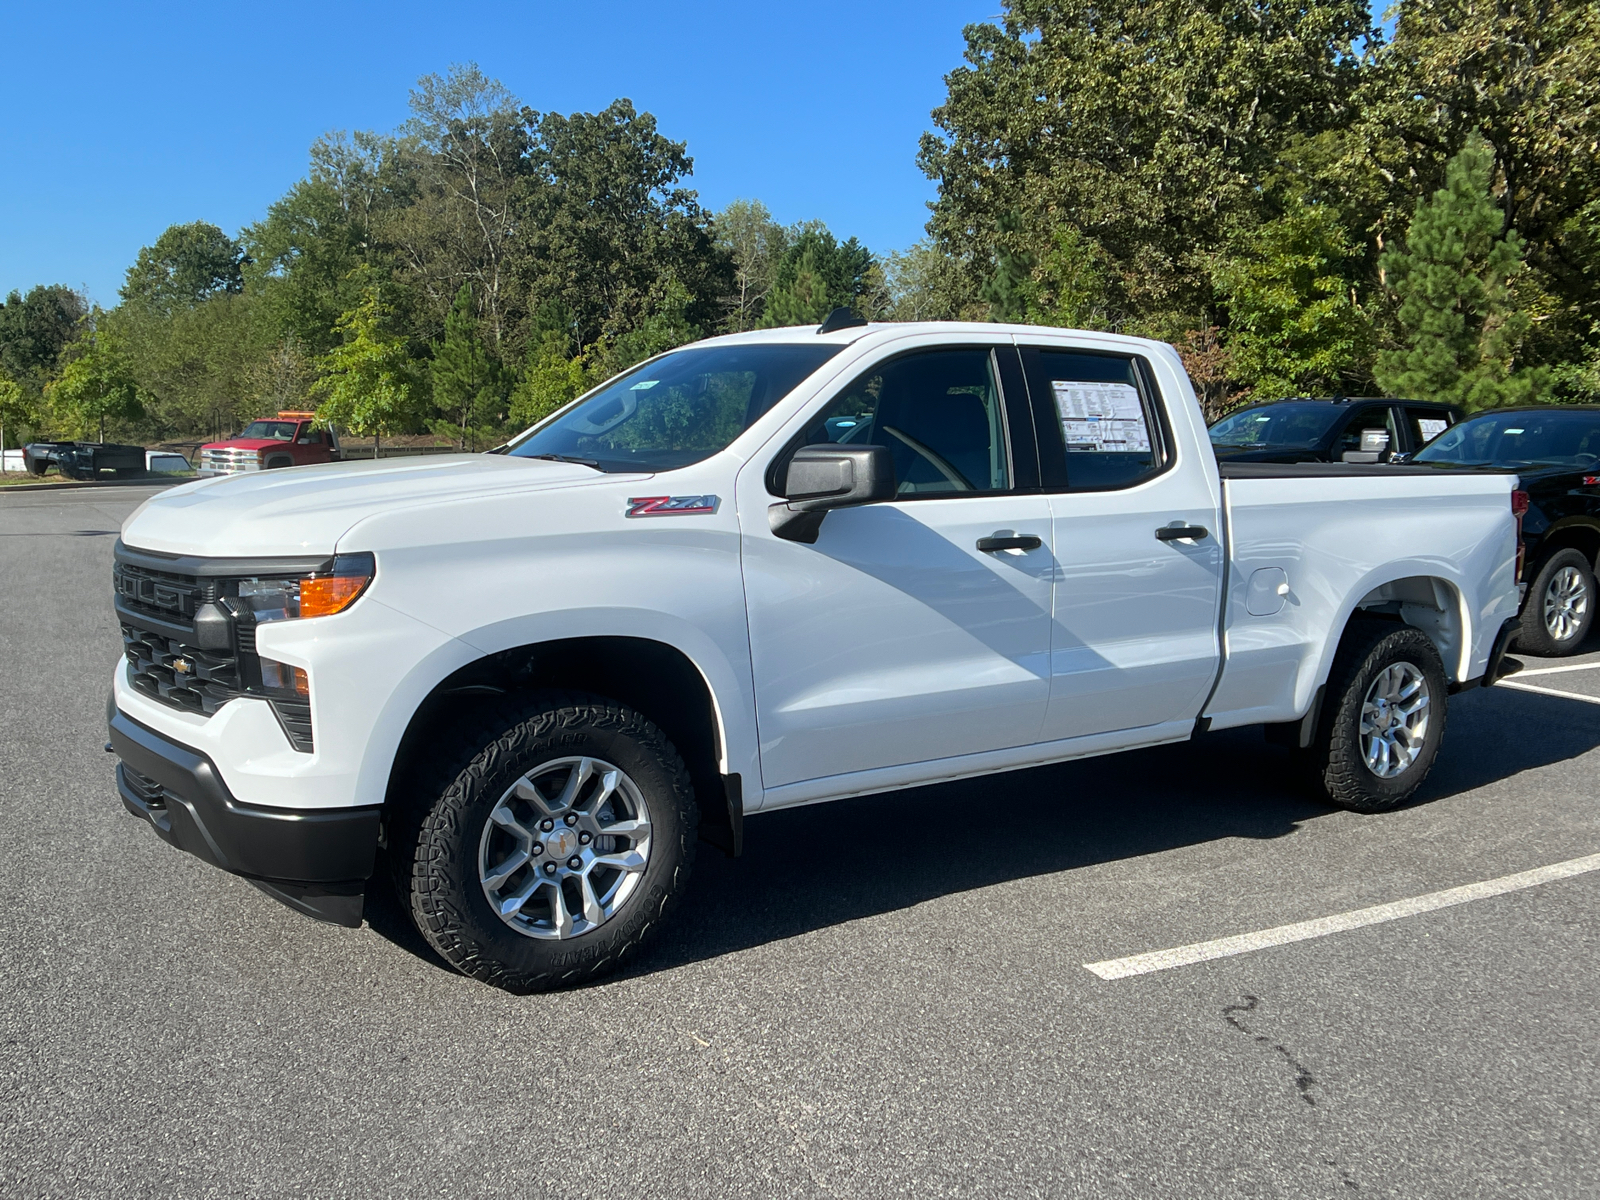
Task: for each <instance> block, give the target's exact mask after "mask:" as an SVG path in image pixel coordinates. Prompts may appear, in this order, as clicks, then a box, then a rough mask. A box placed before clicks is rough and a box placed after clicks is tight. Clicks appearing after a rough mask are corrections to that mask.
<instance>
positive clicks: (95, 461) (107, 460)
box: [22, 442, 145, 479]
mask: <svg viewBox="0 0 1600 1200" xmlns="http://www.w3.org/2000/svg"><path fill="white" fill-rule="evenodd" d="M22 465H23V466H25V467H26V468H27V469H28V474H30V475H43V474H44V473H45V472H46V471H48V470H49V469H50V468H51V467H54V468H55V469H56V470H58V471H60V472H61V473H62V474H63V475H65V476H66V477H67V478H68V479H98V478H100V473H101V472H102V471H111V472H113V473H114V474H115V475H116V477H117V478H118V479H129V478H132V477H134V476H138V475H143V474H144V473H145V453H144V447H143V446H120V445H118V444H116V443H115V442H29V443H28V444H27V445H26V446H24V447H23V448H22Z"/></svg>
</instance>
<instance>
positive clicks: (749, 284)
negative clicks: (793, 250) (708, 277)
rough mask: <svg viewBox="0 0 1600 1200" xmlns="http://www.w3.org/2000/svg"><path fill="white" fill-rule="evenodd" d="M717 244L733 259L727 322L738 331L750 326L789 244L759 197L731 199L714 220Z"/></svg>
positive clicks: (781, 228) (757, 314)
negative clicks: (757, 198)
mask: <svg viewBox="0 0 1600 1200" xmlns="http://www.w3.org/2000/svg"><path fill="white" fill-rule="evenodd" d="M713 228H714V229H715V230H716V239H717V245H718V246H719V247H721V249H722V250H723V251H724V252H725V253H726V254H727V255H728V257H729V258H730V259H731V260H732V263H733V290H732V292H731V293H730V295H729V296H728V300H727V306H728V318H727V326H728V329H729V331H730V332H733V333H738V332H740V331H742V330H746V329H754V328H755V327H756V322H757V321H758V320H759V319H760V317H761V308H762V304H763V302H764V301H765V300H766V297H767V293H768V292H769V291H770V290H771V289H772V276H773V272H774V270H775V269H776V268H777V265H778V261H779V259H781V258H782V257H783V252H784V250H785V249H787V248H788V245H789V231H788V230H787V229H785V228H784V227H783V226H782V225H780V224H778V223H777V222H776V221H774V220H773V219H772V214H771V213H770V212H769V211H767V206H766V205H765V204H763V203H761V201H759V200H735V201H733V202H732V203H731V204H729V205H728V206H727V207H726V208H724V209H723V210H722V211H721V212H719V213H718V214H717V215H716V217H715V219H714V221H713Z"/></svg>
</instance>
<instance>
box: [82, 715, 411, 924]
mask: <svg viewBox="0 0 1600 1200" xmlns="http://www.w3.org/2000/svg"><path fill="white" fill-rule="evenodd" d="M110 717H111V720H110V726H111V747H112V749H113V750H114V751H115V753H116V755H117V757H118V758H120V759H121V760H122V761H121V762H120V763H119V764H118V765H117V790H118V791H119V792H120V793H121V795H122V803H123V805H124V807H126V808H127V810H128V811H129V812H130V813H132V814H133V815H134V816H136V817H140V818H142V819H143V820H145V821H146V822H148V823H149V825H150V827H151V828H152V829H154V830H155V831H156V833H157V835H158V836H160V837H161V838H162V839H163V840H164V841H166V842H169V843H171V844H172V845H174V846H176V847H177V848H178V849H180V850H184V851H186V852H188V853H190V854H193V855H194V856H195V857H197V858H201V859H204V860H205V861H206V862H208V863H211V864H212V865H213V866H217V867H221V868H222V869H223V870H224V871H231V872H232V873H233V874H235V875H243V876H245V877H246V878H248V879H249V880H250V881H251V882H253V883H255V884H256V885H257V886H258V887H260V888H261V889H262V890H263V891H265V892H267V893H268V894H269V895H271V896H273V897H274V898H276V899H278V900H281V901H283V902H284V903H285V904H288V905H289V906H290V907H291V908H295V909H298V910H299V911H301V912H303V913H306V914H307V915H308V916H313V917H317V918H318V919H320V920H324V921H334V922H336V923H338V924H341V925H359V924H360V923H361V909H362V898H363V894H364V892H365V887H366V880H367V878H368V877H369V876H370V875H371V874H372V867H373V859H374V857H375V855H376V853H377V846H378V825H379V820H380V817H381V810H380V809H379V808H377V807H368V808H339V809H323V810H310V811H306V810H299V809H287V808H264V807H262V806H260V805H254V804H243V803H241V802H240V801H238V800H235V799H234V798H233V795H232V794H231V793H230V792H229V791H228V787H227V784H225V783H224V782H223V780H222V776H221V774H220V773H219V772H218V771H217V768H216V764H215V763H213V762H212V761H211V759H210V758H208V757H207V756H206V755H204V754H202V753H201V752H200V751H198V750H194V749H191V748H190V747H188V746H185V745H182V744H181V743H179V742H175V741H172V740H171V739H170V738H167V737H164V736H162V735H161V734H159V733H157V732H155V730H153V729H150V728H148V727H146V726H144V725H141V724H139V722H137V721H135V720H134V719H133V718H131V717H129V716H128V715H127V714H126V713H124V712H122V711H121V710H116V711H114V712H112V713H111V714H110Z"/></svg>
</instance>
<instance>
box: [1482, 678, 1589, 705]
mask: <svg viewBox="0 0 1600 1200" xmlns="http://www.w3.org/2000/svg"><path fill="white" fill-rule="evenodd" d="M1494 686H1495V687H1508V688H1516V689H1517V691H1519V692H1538V693H1539V695H1541V696H1560V697H1561V698H1562V699H1563V700H1582V701H1583V702H1584V703H1585V704H1600V696H1585V695H1584V694H1583V693H1582V692H1562V691H1557V690H1556V689H1555V688H1547V687H1540V686H1539V685H1538V684H1537V683H1518V682H1517V681H1516V680H1515V679H1499V680H1496V681H1495V685H1494Z"/></svg>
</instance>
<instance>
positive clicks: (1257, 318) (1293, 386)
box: [1215, 202, 1372, 400]
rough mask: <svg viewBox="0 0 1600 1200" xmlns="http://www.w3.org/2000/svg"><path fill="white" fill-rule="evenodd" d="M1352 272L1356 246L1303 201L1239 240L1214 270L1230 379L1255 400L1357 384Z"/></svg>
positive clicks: (1360, 358)
mask: <svg viewBox="0 0 1600 1200" xmlns="http://www.w3.org/2000/svg"><path fill="white" fill-rule="evenodd" d="M1360 271H1361V249H1360V247H1359V246H1356V245H1353V244H1351V242H1350V239H1349V236H1348V235H1347V234H1346V233H1345V230H1344V229H1343V227H1342V226H1341V225H1340V224H1339V219H1338V216H1337V215H1336V214H1335V213H1333V212H1331V211H1330V210H1329V209H1328V208H1327V207H1326V206H1325V205H1320V204H1307V203H1304V202H1301V203H1299V204H1296V205H1295V206H1293V207H1292V208H1291V209H1290V210H1289V212H1287V213H1285V214H1284V215H1283V216H1282V217H1279V218H1278V219H1277V220H1274V221H1269V222H1267V223H1266V224H1264V225H1262V226H1260V227H1259V228H1257V229H1255V230H1253V231H1251V232H1250V233H1249V234H1247V235H1245V236H1244V237H1242V238H1241V239H1239V242H1238V244H1237V245H1236V247H1235V248H1234V250H1233V252H1232V253H1230V254H1228V255H1226V256H1224V257H1223V258H1222V259H1221V261H1220V262H1219V263H1218V264H1217V267H1216V271H1215V280H1216V287H1217V291H1218V293H1219V294H1220V295H1221V297H1222V298H1223V300H1224V301H1225V303H1226V306H1227V310H1228V320H1229V326H1228V334H1227V338H1226V344H1227V347H1228V350H1229V352H1230V355H1231V369H1232V376H1233V379H1234V380H1235V381H1237V383H1239V384H1240V385H1242V386H1243V387H1245V388H1248V389H1250V390H1251V391H1252V392H1253V393H1254V398H1255V399H1261V400H1275V399H1279V398H1281V397H1284V396H1297V395H1299V396H1303V395H1307V394H1316V393H1318V392H1322V393H1328V392H1348V391H1350V390H1352V388H1353V387H1355V386H1359V384H1360V382H1361V381H1362V380H1364V379H1365V378H1366V377H1367V372H1368V371H1369V370H1370V366H1371V356H1372V322H1371V320H1370V319H1369V317H1368V315H1367V313H1366V311H1365V310H1364V309H1363V308H1362V307H1361V306H1360V305H1359V304H1358V303H1357V297H1356V284H1355V280H1356V278H1357V277H1358V276H1359V274H1360Z"/></svg>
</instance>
